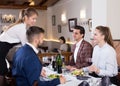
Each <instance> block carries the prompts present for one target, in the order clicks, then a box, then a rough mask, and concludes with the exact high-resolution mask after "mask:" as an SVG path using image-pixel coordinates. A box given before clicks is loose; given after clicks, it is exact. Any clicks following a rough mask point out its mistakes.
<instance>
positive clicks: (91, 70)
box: [88, 65, 100, 74]
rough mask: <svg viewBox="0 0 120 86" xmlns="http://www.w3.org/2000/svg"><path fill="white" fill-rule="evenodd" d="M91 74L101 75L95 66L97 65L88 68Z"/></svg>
mask: <svg viewBox="0 0 120 86" xmlns="http://www.w3.org/2000/svg"><path fill="white" fill-rule="evenodd" d="M88 68H89V71H90V72H95V73H97V74H99V72H100V70H99V69H98V68H97V67H96V66H95V65H91V66H89V67H88Z"/></svg>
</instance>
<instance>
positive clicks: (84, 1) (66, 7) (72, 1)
mask: <svg viewBox="0 0 120 86" xmlns="http://www.w3.org/2000/svg"><path fill="white" fill-rule="evenodd" d="M81 10H85V11H86V18H85V20H88V19H89V18H91V0H60V1H59V2H58V3H57V4H56V5H54V6H53V7H49V8H48V10H47V13H48V16H47V21H48V23H47V38H48V39H53V40H58V38H59V37H60V36H64V37H65V38H66V40H67V41H68V42H72V43H73V42H74V40H73V37H72V32H70V31H69V27H68V19H70V18H77V24H78V25H79V24H80V22H81V20H82V19H80V11H81ZM63 13H64V14H66V19H67V20H66V23H65V24H63V23H62V22H61V14H63ZM53 15H55V20H56V22H55V25H54V26H53V25H52V16H53ZM58 25H61V33H59V32H58ZM84 27H85V30H86V35H85V39H86V40H88V41H90V32H89V29H88V26H87V25H84ZM50 33H52V34H50Z"/></svg>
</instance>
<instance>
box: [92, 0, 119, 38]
mask: <svg viewBox="0 0 120 86" xmlns="http://www.w3.org/2000/svg"><path fill="white" fill-rule="evenodd" d="M119 4H120V0H115V1H114V0H92V25H93V29H94V28H95V27H96V26H98V25H105V26H108V27H110V29H111V32H112V36H113V39H114V40H116V39H117V40H119V39H120V29H119V28H120V24H119V20H120V10H118V9H119V8H120V5H119Z"/></svg>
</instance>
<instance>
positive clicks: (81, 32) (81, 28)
mask: <svg viewBox="0 0 120 86" xmlns="http://www.w3.org/2000/svg"><path fill="white" fill-rule="evenodd" d="M73 28H74V29H76V30H80V34H83V38H84V36H85V29H84V27H82V26H79V25H76V26H74V27H73Z"/></svg>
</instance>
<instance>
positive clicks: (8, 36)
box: [0, 23, 27, 45]
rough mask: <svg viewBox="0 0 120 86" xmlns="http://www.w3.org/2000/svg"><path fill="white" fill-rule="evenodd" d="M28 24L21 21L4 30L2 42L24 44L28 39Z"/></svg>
mask: <svg viewBox="0 0 120 86" xmlns="http://www.w3.org/2000/svg"><path fill="white" fill-rule="evenodd" d="M26 30H27V29H26V24H24V23H21V24H17V25H15V26H13V27H11V28H9V29H8V30H7V31H5V32H3V33H2V34H1V35H0V41H1V42H8V43H19V42H21V43H22V45H24V44H25V43H26V41H27V39H26Z"/></svg>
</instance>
